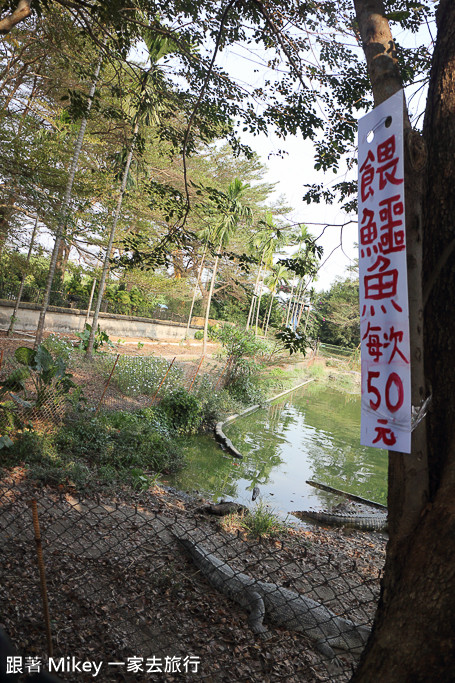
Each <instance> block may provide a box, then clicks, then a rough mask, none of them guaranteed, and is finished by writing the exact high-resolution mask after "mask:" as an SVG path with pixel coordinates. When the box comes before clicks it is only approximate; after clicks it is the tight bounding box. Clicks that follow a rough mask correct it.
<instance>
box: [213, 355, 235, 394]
mask: <svg viewBox="0 0 455 683" xmlns="http://www.w3.org/2000/svg"><path fill="white" fill-rule="evenodd" d="M230 362H231V356H229V358H228V359H227V362H226V365H225V366H224V368H223V369H222V370H221V372H220V376H219V377H218V381H217V383H216V384H215V386H214V388H213V391H216V390H217V389H218V385H219V383H220V382H221V378H222V376H223V375H224V373H225V371H226V370H227V367H228V365H229V363H230Z"/></svg>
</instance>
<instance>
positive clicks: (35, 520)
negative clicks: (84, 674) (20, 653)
mask: <svg viewBox="0 0 455 683" xmlns="http://www.w3.org/2000/svg"><path fill="white" fill-rule="evenodd" d="M30 505H31V508H32V515H33V528H34V530H35V543H36V555H37V558H38V569H39V576H40V586H41V598H42V600H43V612H44V621H45V626H46V637H47V654H48V655H49V657H52V653H53V646H52V633H51V619H50V615H49V603H48V600H47V588H46V570H45V568H44V560H43V547H42V543H41V532H40V528H39V519H38V506H37V504H36V500H32V501H31V502H30Z"/></svg>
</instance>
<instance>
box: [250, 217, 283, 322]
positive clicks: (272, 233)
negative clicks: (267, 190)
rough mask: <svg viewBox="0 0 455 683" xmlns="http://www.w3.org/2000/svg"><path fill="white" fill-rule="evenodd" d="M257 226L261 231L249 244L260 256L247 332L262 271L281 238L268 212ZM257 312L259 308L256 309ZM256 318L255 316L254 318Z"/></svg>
mask: <svg viewBox="0 0 455 683" xmlns="http://www.w3.org/2000/svg"><path fill="white" fill-rule="evenodd" d="M259 225H260V226H261V229H260V230H259V232H257V233H256V234H255V236H254V238H253V240H252V242H251V248H252V250H253V251H254V252H255V253H257V252H259V253H260V254H261V260H260V262H259V270H258V273H257V276H256V282H255V284H254V290H253V295H252V297H251V303H250V310H249V312H248V319H247V321H246V327H245V329H246V330H248V329H249V327H250V325H251V322H252V320H253V319H254V314H255V309H256V304H257V303H258V296H259V292H260V291H262V286H261V284H260V283H261V276H262V275H263V269H264V267H265V266H266V264H271V263H272V259H273V254H274V252H275V250H276V248H277V244H278V242H279V241H280V239H281V237H280V235H279V231H278V230H277V228H276V225H275V223H274V222H273V215H272V213H271V212H270V211H267V213H266V214H265V219H263V220H261V221H260V223H259ZM257 308H258V311H259V306H258V307H257ZM256 318H257V316H256Z"/></svg>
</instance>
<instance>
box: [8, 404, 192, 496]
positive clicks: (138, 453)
mask: <svg viewBox="0 0 455 683" xmlns="http://www.w3.org/2000/svg"><path fill="white" fill-rule="evenodd" d="M158 417H159V416H158V411H156V410H155V411H140V412H138V413H114V414H113V415H101V416H100V417H96V418H91V419H87V418H86V417H84V416H82V417H81V416H79V417H78V419H77V420H75V421H71V422H68V423H67V424H65V425H64V426H63V427H62V428H61V429H60V430H59V431H58V432H56V433H55V434H54V435H41V434H38V433H36V432H34V431H25V432H22V433H21V434H19V435H18V438H17V440H16V441H15V443H14V444H13V446H12V447H11V448H10V449H8V451H7V455H6V457H4V458H3V462H4V464H5V465H6V466H14V465H16V464H19V463H24V464H25V465H26V467H27V469H28V470H29V474H30V476H32V477H33V478H35V479H38V480H40V481H43V482H46V483H49V484H64V483H72V484H73V485H74V486H76V487H77V488H82V487H84V488H99V487H100V486H101V487H105V486H111V485H113V484H117V485H118V484H128V485H129V486H131V487H133V488H134V489H143V488H146V484H147V482H149V483H150V484H151V483H153V481H154V478H153V476H151V474H152V473H156V474H158V473H161V472H174V471H177V470H178V469H179V468H181V467H182V465H183V455H182V451H181V448H180V446H179V445H178V444H176V443H175V441H173V440H171V438H170V436H169V431H168V429H167V427H166V426H163V425H161V424H160V423H159V422H158Z"/></svg>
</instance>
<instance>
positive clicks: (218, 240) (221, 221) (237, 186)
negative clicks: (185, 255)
mask: <svg viewBox="0 0 455 683" xmlns="http://www.w3.org/2000/svg"><path fill="white" fill-rule="evenodd" d="M247 189H248V186H247V185H244V184H243V183H242V182H241V181H240V180H239V179H238V178H235V179H234V180H233V181H232V183H230V184H229V187H228V189H227V192H226V195H225V197H224V198H223V199H224V201H223V202H222V204H220V205H219V208H220V210H221V211H222V213H221V214H220V216H219V217H218V218H217V217H215V221H216V222H215V225H214V226H213V234H212V241H213V242H214V243H215V244H217V245H218V249H217V251H216V256H215V262H214V264H213V268H212V279H211V281H210V289H209V295H208V298H207V305H206V311H205V319H204V338H203V346H202V355H205V354H206V352H207V337H208V328H209V318H210V304H211V302H212V296H213V292H214V288H215V279H216V273H217V270H218V263H219V260H220V256H221V251H222V248H223V247H225V246H227V244H228V243H229V240H230V239H231V237H232V235H233V234H234V232H235V231H236V229H237V226H238V224H239V222H240V221H241V220H243V221H246V222H249V221H250V220H251V209H250V207H249V206H245V205H244V204H242V195H243V194H244V193H245V191H246V190H247Z"/></svg>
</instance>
